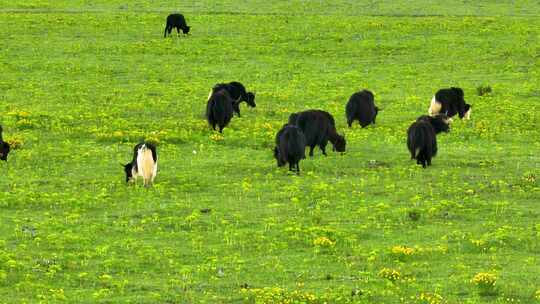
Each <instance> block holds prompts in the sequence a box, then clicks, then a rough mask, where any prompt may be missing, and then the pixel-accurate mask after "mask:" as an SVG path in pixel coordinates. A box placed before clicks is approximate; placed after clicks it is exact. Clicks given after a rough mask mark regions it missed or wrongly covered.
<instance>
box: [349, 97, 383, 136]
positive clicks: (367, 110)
mask: <svg viewBox="0 0 540 304" xmlns="http://www.w3.org/2000/svg"><path fill="white" fill-rule="evenodd" d="M379 111H380V109H379V108H378V107H377V106H375V102H374V97H373V93H371V92H370V91H368V90H362V91H360V92H356V93H354V94H352V96H351V97H350V98H349V102H347V107H346V108H345V112H346V114H347V124H348V125H349V128H350V127H351V126H352V123H353V121H355V120H358V122H359V123H360V126H361V127H362V128H365V127H366V126H368V125H369V124H371V123H373V124H375V118H376V117H377V114H378V113H379Z"/></svg>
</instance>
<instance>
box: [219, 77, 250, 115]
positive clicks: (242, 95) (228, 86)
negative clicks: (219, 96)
mask: <svg viewBox="0 0 540 304" xmlns="http://www.w3.org/2000/svg"><path fill="white" fill-rule="evenodd" d="M222 89H224V90H226V91H227V92H228V93H229V95H230V96H231V98H232V99H233V100H234V104H233V108H234V112H236V114H238V117H240V103H241V102H243V101H245V102H246V103H247V104H248V106H250V107H252V108H255V107H256V106H257V105H256V104H255V93H253V92H247V91H246V88H245V87H244V85H243V84H241V83H240V82H238V81H232V82H229V83H218V84H216V85H215V86H214V87H213V88H212V91H211V92H210V95H211V94H212V93H214V92H216V91H218V90H222Z"/></svg>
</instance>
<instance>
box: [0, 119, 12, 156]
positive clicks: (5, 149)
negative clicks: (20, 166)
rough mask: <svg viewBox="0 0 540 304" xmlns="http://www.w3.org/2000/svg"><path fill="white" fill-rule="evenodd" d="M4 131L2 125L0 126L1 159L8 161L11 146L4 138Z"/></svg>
mask: <svg viewBox="0 0 540 304" xmlns="http://www.w3.org/2000/svg"><path fill="white" fill-rule="evenodd" d="M2 131H3V130H2V126H0V160H3V161H7V157H8V154H9V149H10V147H9V144H8V143H7V142H5V141H4V139H3V138H2Z"/></svg>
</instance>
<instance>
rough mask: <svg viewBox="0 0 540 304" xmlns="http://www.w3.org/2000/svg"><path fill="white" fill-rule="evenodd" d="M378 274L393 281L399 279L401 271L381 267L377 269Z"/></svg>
mask: <svg viewBox="0 0 540 304" xmlns="http://www.w3.org/2000/svg"><path fill="white" fill-rule="evenodd" d="M379 276H380V277H381V278H384V279H387V280H389V281H392V282H395V281H397V280H399V278H400V277H401V273H399V271H397V270H395V269H390V268H383V269H381V271H379Z"/></svg>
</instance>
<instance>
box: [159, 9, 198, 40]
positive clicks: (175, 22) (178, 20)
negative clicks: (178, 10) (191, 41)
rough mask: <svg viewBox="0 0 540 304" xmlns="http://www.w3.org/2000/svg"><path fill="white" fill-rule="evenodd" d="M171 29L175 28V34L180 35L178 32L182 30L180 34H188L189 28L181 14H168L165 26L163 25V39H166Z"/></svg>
mask: <svg viewBox="0 0 540 304" xmlns="http://www.w3.org/2000/svg"><path fill="white" fill-rule="evenodd" d="M173 27H175V28H176V33H177V34H180V30H182V33H184V34H188V33H189V30H190V29H191V27H189V26H188V25H187V24H186V19H185V18H184V15H182V14H170V15H169V16H167V24H166V25H165V35H164V36H163V37H167V34H169V35H170V34H171V31H172V29H173Z"/></svg>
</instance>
